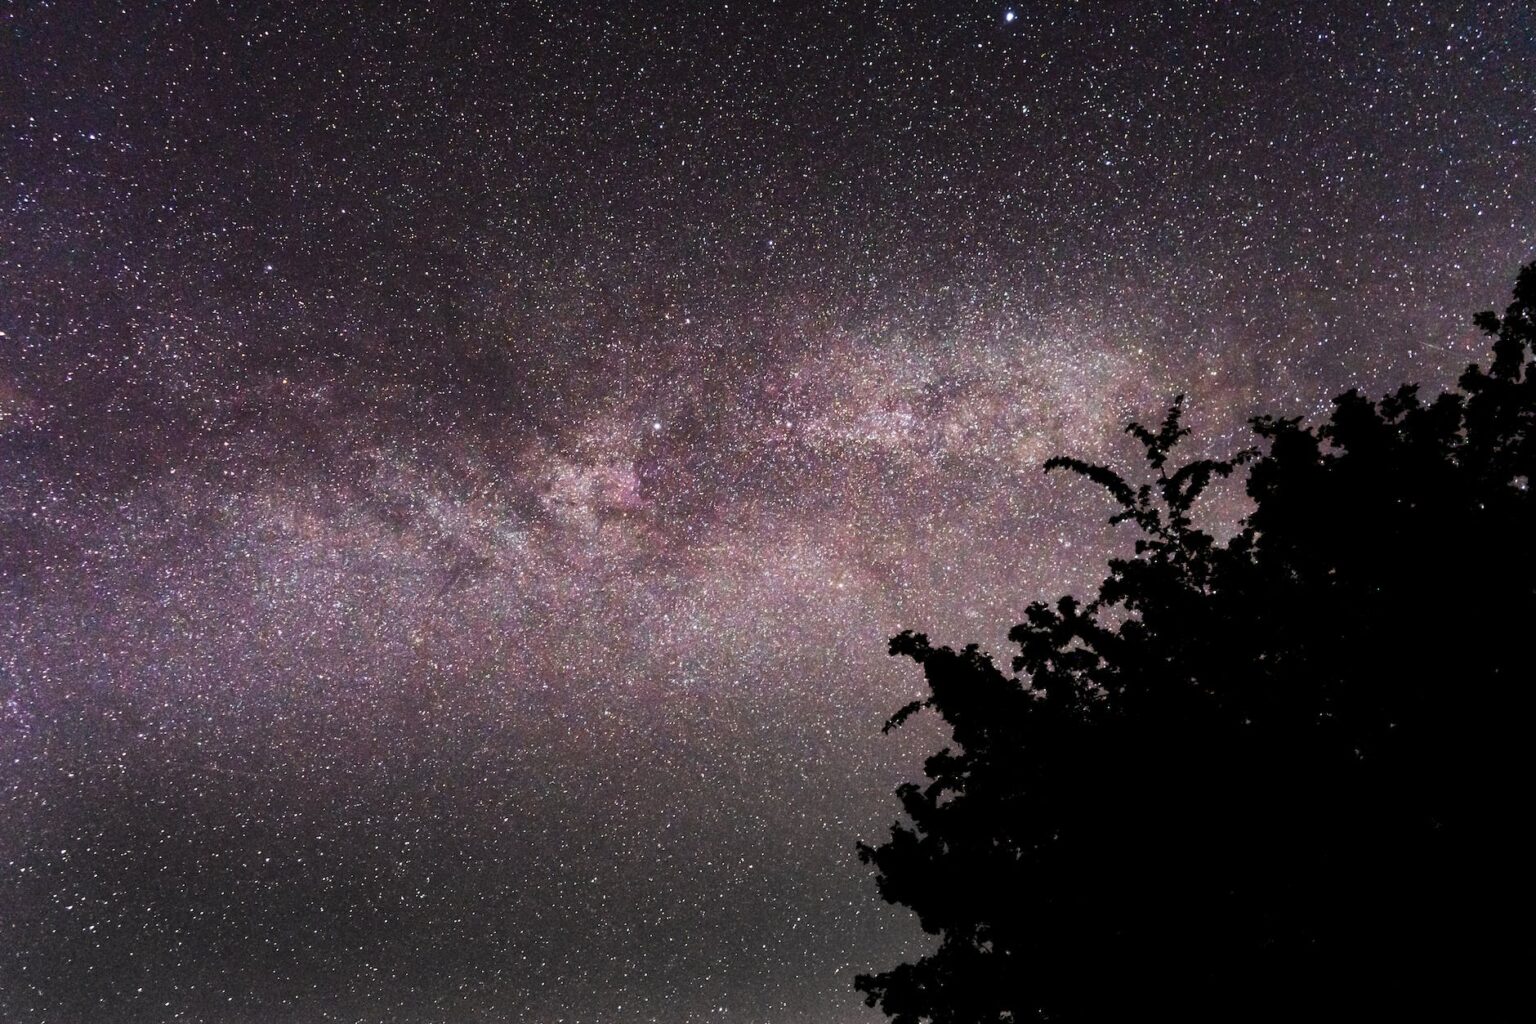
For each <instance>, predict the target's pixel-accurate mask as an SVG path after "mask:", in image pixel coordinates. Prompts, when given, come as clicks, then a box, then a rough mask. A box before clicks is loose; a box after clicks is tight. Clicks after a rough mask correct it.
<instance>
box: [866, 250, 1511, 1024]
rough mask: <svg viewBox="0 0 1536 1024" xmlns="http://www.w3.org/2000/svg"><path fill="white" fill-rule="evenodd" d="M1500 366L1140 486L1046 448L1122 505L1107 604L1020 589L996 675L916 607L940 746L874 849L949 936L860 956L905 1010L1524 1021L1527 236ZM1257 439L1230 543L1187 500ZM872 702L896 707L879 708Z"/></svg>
mask: <svg viewBox="0 0 1536 1024" xmlns="http://www.w3.org/2000/svg"><path fill="white" fill-rule="evenodd" d="M1477 323H1478V324H1479V326H1481V327H1482V328H1483V329H1485V330H1486V331H1487V332H1488V333H1489V334H1491V335H1493V336H1494V337H1495V338H1496V339H1497V340H1496V342H1495V344H1494V347H1493V357H1494V358H1493V362H1492V365H1491V366H1490V367H1489V368H1488V369H1486V370H1485V369H1482V368H1479V367H1477V366H1473V367H1471V368H1469V369H1468V370H1467V371H1466V373H1465V374H1463V376H1462V377H1461V380H1460V387H1459V389H1458V390H1457V391H1455V392H1452V393H1448V394H1444V395H1441V396H1439V397H1438V398H1435V399H1434V400H1433V401H1425V400H1422V399H1421V398H1420V397H1419V396H1418V395H1417V393H1416V392H1415V389H1414V388H1412V387H1406V388H1403V389H1401V390H1400V391H1398V392H1397V393H1395V394H1393V395H1390V396H1388V397H1387V398H1384V399H1382V400H1381V401H1379V402H1372V401H1369V400H1367V399H1366V398H1364V397H1362V396H1361V395H1359V394H1358V393H1354V392H1351V393H1349V394H1346V395H1344V396H1343V397H1341V398H1339V399H1337V401H1336V404H1335V408H1334V410H1333V413H1332V415H1331V418H1330V419H1329V420H1328V422H1326V423H1325V424H1323V425H1321V426H1318V427H1309V426H1306V425H1303V424H1302V423H1300V422H1299V421H1297V420H1289V419H1261V420H1258V421H1256V422H1255V427H1256V429H1257V432H1258V435H1259V438H1260V440H1261V442H1262V445H1261V447H1262V448H1263V449H1264V454H1262V455H1258V454H1255V453H1253V452H1244V453H1242V454H1240V455H1239V456H1237V457H1236V458H1234V459H1233V460H1231V461H1227V462H1209V461H1201V462H1195V463H1191V464H1189V465H1185V466H1183V467H1182V468H1178V469H1173V468H1171V464H1170V457H1171V453H1172V452H1173V450H1174V449H1175V447H1176V445H1177V443H1178V441H1179V438H1180V437H1181V436H1182V435H1183V433H1184V431H1183V430H1182V428H1181V427H1180V426H1179V414H1180V411H1181V406H1180V404H1175V405H1174V407H1173V409H1172V410H1171V411H1170V413H1169V415H1168V418H1167V420H1166V421H1165V422H1164V423H1163V425H1162V427H1161V428H1160V429H1158V430H1155V431H1154V430H1147V429H1145V428H1143V427H1140V426H1137V425H1132V426H1131V427H1130V431H1131V432H1132V433H1133V434H1134V435H1135V436H1136V437H1137V438H1138V439H1139V440H1140V441H1141V442H1142V444H1143V445H1144V447H1145V449H1146V454H1147V464H1148V475H1149V476H1150V477H1151V480H1150V482H1149V483H1146V484H1140V485H1138V484H1134V483H1132V482H1130V481H1128V480H1126V479H1125V478H1123V477H1122V476H1121V475H1119V474H1117V473H1115V472H1113V471H1111V470H1109V469H1105V468H1103V467H1099V466H1092V465H1088V464H1086V463H1083V462H1079V461H1076V460H1073V459H1055V460H1052V461H1051V462H1050V463H1048V464H1047V469H1058V468H1060V469H1065V470H1069V471H1073V472H1077V473H1080V474H1082V475H1084V476H1086V477H1088V478H1089V479H1091V480H1094V481H1096V482H1097V483H1099V484H1101V485H1103V487H1104V488H1105V489H1106V490H1107V491H1108V492H1109V494H1110V495H1111V497H1112V498H1113V499H1114V500H1115V502H1116V503H1117V504H1118V506H1119V511H1118V512H1117V514H1116V516H1115V518H1116V519H1118V520H1125V521H1130V522H1133V523H1135V524H1136V525H1137V526H1138V527H1139V528H1140V531H1141V539H1140V540H1139V542H1138V543H1137V545H1136V549H1135V554H1134V556H1132V557H1129V558H1125V559H1122V560H1117V561H1113V562H1111V563H1110V567H1109V575H1108V577H1107V578H1106V579H1105V580H1104V582H1103V584H1102V586H1101V587H1100V590H1099V592H1098V595H1097V596H1096V598H1095V599H1094V600H1092V601H1089V602H1087V603H1081V602H1079V601H1076V600H1074V599H1073V598H1071V597H1066V598H1062V599H1061V600H1060V601H1059V602H1057V603H1056V604H1055V605H1054V606H1051V605H1046V604H1034V605H1032V606H1030V607H1029V609H1028V610H1027V612H1026V618H1025V621H1024V622H1023V623H1021V624H1019V625H1018V626H1016V627H1015V628H1014V629H1013V631H1012V632H1011V633H1010V639H1011V640H1012V641H1014V642H1016V643H1017V644H1018V647H1019V654H1018V656H1017V657H1015V658H1014V659H1013V666H1012V667H1013V674H1009V673H1006V672H1004V671H1002V670H1001V669H1000V668H999V667H998V666H996V665H995V664H994V663H993V662H992V660H991V659H990V658H989V657H988V656H986V655H985V654H983V653H981V652H980V651H978V650H977V648H976V647H974V646H972V647H967V648H965V649H963V650H958V651H957V650H952V649H950V648H948V647H934V646H932V645H930V643H929V641H928V639H927V638H926V637H924V636H922V635H920V634H914V633H910V632H909V633H903V634H902V635H900V636H898V637H896V638H895V639H894V640H892V642H891V651H892V653H894V654H900V655H904V656H906V657H909V658H911V659H912V660H914V661H916V662H917V663H918V664H920V665H921V666H922V668H923V671H924V673H925V675H926V677H927V683H928V687H929V695H928V697H927V699H926V700H923V701H921V702H918V703H917V704H914V705H910V706H909V707H907V708H904V709H903V710H902V711H901V712H900V713H898V714H897V716H896V717H894V718H893V719H892V721H891V723H890V724H891V725H892V726H894V725H897V724H900V722H901V721H902V720H904V719H905V718H906V717H907V716H909V715H911V714H913V713H916V712H918V711H920V710H922V709H924V708H931V709H932V710H934V711H936V712H937V713H938V714H939V715H940V716H942V718H943V720H944V722H945V723H946V724H947V725H948V726H949V728H950V729H951V730H952V732H953V743H952V744H951V745H950V746H949V747H948V748H946V749H944V750H942V751H940V752H939V753H937V754H935V755H934V756H933V757H931V758H930V759H929V760H928V762H927V764H926V772H927V776H928V781H927V783H926V784H923V785H917V784H908V785H905V786H902V787H901V789H900V790H899V796H900V799H901V803H902V806H903V808H904V810H905V814H906V817H905V820H904V821H903V822H901V823H898V824H897V825H895V826H894V827H893V828H892V831H891V836H890V838H889V840H887V841H886V842H885V843H883V844H882V845H879V846H876V847H868V846H861V848H860V854H861V856H862V857H863V858H864V860H865V861H866V862H868V863H870V864H872V865H873V866H874V867H875V869H876V870H877V872H878V879H879V888H880V892H881V894H882V895H883V896H884V897H885V898H886V899H887V900H889V901H891V902H893V903H898V904H902V905H905V906H907V907H909V908H910V909H911V910H912V911H914V912H915V913H916V915H917V917H918V919H919V921H920V922H921V924H922V926H923V928H924V929H925V930H926V931H927V932H929V933H931V934H933V935H935V936H938V944H937V947H936V949H935V951H934V952H933V953H932V954H931V955H928V956H926V957H924V958H922V959H921V960H919V961H918V962H916V963H910V964H901V965H899V966H897V967H895V968H893V969H892V970H889V971H886V972H884V973H881V974H876V975H872V976H863V977H860V978H859V979H858V981H857V985H858V988H859V989H860V990H861V991H862V992H864V993H865V995H866V996H867V999H868V1001H869V1002H870V1004H871V1005H878V1006H879V1007H881V1008H882V1009H883V1010H884V1012H885V1013H886V1014H887V1015H888V1016H890V1017H891V1018H892V1019H893V1020H895V1021H897V1022H899V1024H915V1022H920V1021H932V1022H940V1024H947V1022H979V1021H1022V1020H1031V1019H1040V1020H1062V1021H1135V1020H1142V1019H1164V1018H1166V1019H1172V1020H1185V1021H1216V1020H1220V1021H1233V1022H1243V1021H1265V1020H1276V1021H1278V1020H1297V1021H1302V1020H1305V1021H1318V1020H1402V1019H1414V1020H1419V1019H1434V1020H1446V1021H1458V1020H1468V1021H1471V1020H1476V1021H1515V1020H1520V1021H1526V1020H1536V994H1533V992H1536V990H1533V988H1532V983H1533V979H1536V930H1533V911H1536V884H1533V872H1536V849H1533V844H1532V839H1533V835H1536V830H1533V825H1532V817H1533V813H1536V802H1533V800H1532V793H1531V782H1532V778H1533V776H1532V768H1533V759H1536V742H1533V738H1532V735H1531V729H1532V725H1533V721H1532V710H1533V698H1532V694H1533V691H1536V659H1533V652H1532V631H1533V630H1536V530H1533V528H1536V503H1533V497H1532V493H1531V490H1530V486H1529V485H1530V480H1531V477H1532V475H1533V467H1536V429H1533V427H1536V362H1533V361H1532V353H1533V349H1536V264H1532V265H1531V266H1528V267H1526V268H1525V269H1524V270H1523V271H1522V272H1521V274H1520V276H1519V281H1518V284H1517V285H1516V289H1515V301H1514V303H1513V304H1512V305H1511V306H1510V307H1509V308H1508V311H1507V312H1506V313H1505V314H1504V315H1503V316H1502V317H1501V316H1496V315H1494V314H1492V313H1484V314H1481V315H1480V316H1479V317H1478V318H1477ZM1238 462H1248V463H1249V466H1248V476H1247V489H1248V493H1249V494H1250V496H1251V497H1252V499H1253V500H1254V502H1255V509H1254V511H1253V512H1252V514H1251V515H1250V516H1249V518H1248V519H1247V520H1246V521H1245V523H1244V524H1243V526H1244V528H1243V529H1242V531H1241V532H1240V533H1239V534H1238V535H1237V536H1236V537H1235V538H1233V539H1232V540H1231V541H1229V542H1226V543H1219V542H1217V541H1216V540H1214V539H1213V538H1212V537H1211V536H1210V535H1208V534H1206V533H1204V532H1202V531H1201V530H1199V529H1198V528H1196V526H1195V525H1194V524H1193V522H1192V521H1191V509H1192V507H1193V505H1194V503H1195V501H1196V499H1197V498H1198V497H1199V495H1200V493H1201V491H1202V490H1203V489H1204V488H1205V487H1206V486H1207V485H1208V484H1209V483H1210V482H1211V481H1212V480H1213V479H1214V478H1215V477H1217V476H1220V475H1225V474H1228V473H1230V472H1232V470H1233V469H1234V468H1235V466H1236V464H1237V463H1238ZM888 727H889V726H888Z"/></svg>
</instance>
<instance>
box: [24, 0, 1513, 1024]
mask: <svg viewBox="0 0 1536 1024" xmlns="http://www.w3.org/2000/svg"><path fill="white" fill-rule="evenodd" d="M0 18H3V19H4V20H5V22H6V23H7V24H6V31H7V35H8V38H9V39H10V43H11V45H10V46H9V48H8V49H7V51H6V52H7V56H6V58H5V63H6V64H7V65H8V67H7V72H6V76H5V77H6V80H7V82H8V83H9V84H8V85H7V86H6V87H5V88H4V90H3V95H5V96H7V97H8V99H7V100H6V102H5V103H4V104H0V106H3V108H4V111H5V114H4V116H5V119H6V122H7V126H6V127H7V131H6V133H5V136H4V139H3V141H0V182H3V184H4V193H3V197H0V937H3V941H0V1017H4V1019H6V1020H7V1021H17V1022H33V1021H35V1022H49V1024H53V1022H58V1024H75V1022H86V1021H91V1022H98V1021H109V1022H118V1021H123V1022H151V1021H156V1022H158V1021H185V1022H208V1024H273V1022H291V1024H318V1022H324V1021H337V1022H341V1021H347V1022H352V1021H360V1020H361V1021H369V1022H375V1021H376V1022H391V1024H393V1022H398V1024H431V1022H445V1024H448V1022H452V1024H459V1022H493V1021H496V1022H499V1021H505V1020H519V1021H529V1022H534V1024H547V1022H558V1021H569V1022H582V1024H606V1022H614V1024H618V1022H625V1024H628V1022H635V1021H642V1022H643V1021H653V1020H654V1021H681V1022H693V1021H742V1022H749V1024H756V1022H761V1024H786V1022H791V1021H805V1022H811V1024H845V1022H848V1024H852V1022H867V1021H871V1020H873V1019H875V1017H874V1015H873V1013H872V1011H867V1010H865V1009H864V1008H863V1007H862V1006H861V1005H860V1003H859V1000H858V999H857V997H856V996H855V995H854V994H853V993H852V990H851V987H850V983H851V978H852V975H853V974H854V973H856V972H858V971H863V970H869V969H872V968H876V967H883V966H887V965H889V964H890V963H893V962H895V961H896V960H898V959H900V958H902V957H905V956H910V955H913V954H915V953H917V952H918V951H920V950H922V949H923V948H925V946H924V939H923V936H922V935H921V934H920V933H919V932H918V931H917V929H916V928H915V927H914V926H913V924H912V923H911V922H910V921H908V920H907V919H906V918H905V917H904V916H903V915H902V914H900V913H898V912H896V911H894V910H892V909H890V908H888V907H885V906H884V905H882V904H880V902H879V901H878V898H877V897H876V895H875V893H874V891H873V886H872V883H871V882H870V880H869V878H868V876H867V874H866V872H865V870H864V869H863V868H862V867H861V866H860V865H859V864H858V863H857V860H856V858H855V857H854V855H853V844H854V842H855V841H856V840H857V839H859V838H866V839H872V838H876V837H878V836H879V835H880V834H881V831H882V829H883V827H884V825H885V823H886V821H887V820H888V819H889V818H890V817H891V816H892V814H893V812H894V804H893V802H892V801H891V799H890V796H889V794H890V791H891V789H892V787H893V786H894V785H895V784H896V783H897V782H898V781H900V780H902V779H905V778H908V777H910V776H912V775H913V774H914V773H915V772H916V771H917V770H918V766H919V764H920V761H921V757H922V755H923V754H924V752H925V751H926V749H927V748H929V747H930V746H931V744H932V743H934V742H935V737H934V736H933V735H932V734H931V733H927V732H924V731H923V729H922V728H921V727H919V728H915V729H913V730H911V732H910V735H905V736H896V737H882V736H881V735H880V725H881V724H882V723H883V721H884V720H885V717H886V716H887V715H888V714H889V713H890V712H891V711H892V710H894V709H895V708H896V707H898V706H900V705H901V704H902V703H904V702H905V701H907V700H909V699H911V697H913V696H915V695H916V693H917V692H918V683H919V681H918V680H917V679H915V678H913V677H912V675H911V673H909V672H905V671H903V670H902V669H901V667H900V666H899V665H896V664H895V663H892V662H889V661H888V659H886V658H885V656H884V647H885V640H886V638H887V637H888V636H889V635H891V634H892V633H894V632H896V631H897V630H899V629H902V628H905V627H918V628H923V629H926V630H927V631H929V632H930V633H932V634H933V635H934V636H935V637H936V638H942V639H944V640H948V641H968V640H972V639H975V640H979V641H982V642H984V643H986V644H989V645H992V646H993V647H994V648H995V649H1001V646H1002V645H1001V634H1002V633H1003V632H1004V631H1005V630H1006V628H1007V626H1008V625H1009V624H1011V623H1012V622H1013V621H1014V620H1015V619H1016V618H1017V617H1018V615H1019V613H1020V611H1021V610H1022V608H1023V606H1024V605H1025V604H1026V603H1028V602H1029V601H1030V600H1033V599H1035V598H1037V597H1051V596H1054V595H1055V594H1057V593H1060V592H1062V591H1063V590H1064V589H1069V588H1081V587H1082V586H1084V585H1085V584H1087V583H1089V582H1090V581H1092V580H1093V579H1095V578H1096V570H1097V568H1098V567H1099V566H1100V565H1101V563H1102V561H1103V559H1104V558H1105V557H1107V556H1108V555H1110V554H1112V553H1115V552H1119V551H1123V550H1124V549H1125V546H1126V545H1127V543H1128V539H1127V537H1126V536H1125V535H1124V534H1123V533H1119V532H1116V531H1114V530H1111V529H1110V528H1108V527H1104V526H1101V525H1100V521H1101V520H1102V518H1103V506H1102V503H1101V502H1100V501H1099V500H1098V498H1097V496H1095V495H1094V494H1093V493H1092V492H1091V490H1090V489H1085V488H1084V487H1081V486H1079V485H1078V484H1076V483H1074V482H1072V481H1070V480H1066V479H1062V478H1058V477H1049V478H1048V477H1045V476H1043V475H1042V474H1041V473H1040V469H1039V467H1040V463H1041V462H1042V461H1043V460H1044V459H1046V458H1048V457H1050V456H1051V455H1054V454H1058V453H1070V454H1077V455H1081V456H1085V457H1090V458H1107V459H1115V458H1118V457H1120V456H1122V455H1123V454H1125V451H1126V449H1125V448H1124V445H1123V438H1122V436H1121V434H1120V427H1121V425H1122V424H1123V422H1124V421H1125V419H1126V418H1127V417H1131V416H1136V417H1140V418H1143V419H1152V418H1155V417H1157V416H1158V415H1160V413H1161V411H1162V409H1163V408H1164V407H1165V406H1166V404H1167V402H1168V401H1169V400H1170V399H1171V397H1172V396H1173V395H1175V394H1178V393H1184V394H1187V395H1188V396H1189V403H1190V409H1191V412H1190V423H1191V425H1192V426H1194V427H1195V428H1196V437H1195V439H1194V442H1193V443H1194V444H1195V445H1197V446H1203V447H1205V448H1206V449H1208V450H1210V451H1230V450H1232V449H1234V448H1236V447H1239V446H1241V445H1243V444H1245V443H1247V436H1246V434H1245V432H1244V424H1245V422H1246V420H1247V418H1248V417H1249V416H1251V415H1254V414H1255V413H1257V412H1260V411H1265V412H1277V413H1284V414H1290V415H1311V414H1315V413H1316V412H1317V411H1319V410H1320V409H1323V408H1325V407H1326V405H1327V402H1328V400H1329V399H1330V398H1331V397H1332V396H1333V395H1334V394H1336V393H1338V392H1340V391H1341V390H1344V389H1346V388H1348V387H1352V386H1359V387H1363V388H1365V389H1367V390H1381V389H1383V388H1385V387H1388V386H1393V385H1396V384H1397V383H1400V382H1402V381H1418V382H1422V383H1423V384H1425V385H1426V386H1429V387H1434V386H1439V385H1443V384H1445V383H1447V382H1449V381H1451V380H1452V379H1454V376H1455V374H1456V372H1457V371H1458V370H1459V369H1460V368H1461V366H1463V365H1464V364H1465V363H1467V362H1469V361H1472V360H1475V359H1477V358H1479V357H1480V355H1481V352H1482V349H1483V344H1484V343H1483V339H1481V338H1480V337H1479V336H1478V335H1477V333H1476V332H1475V331H1474V330H1473V329H1472V328H1471V327H1470V323H1469V320H1468V314H1469V313H1471V312H1472V311H1474V310H1476V309H1481V308H1485V307H1488V306H1491V305H1495V304H1497V303H1498V301H1499V300H1500V299H1501V298H1502V297H1503V294H1504V291H1505V286H1506V284H1507V282H1508V280H1509V279H1510V277H1511V274H1512V272H1513V270H1514V268H1515V267H1516V266H1517V265H1519V264H1520V263H1521V262H1522V261H1525V260H1528V259H1530V258H1531V257H1532V254H1533V251H1536V155H1533V146H1536V13H1533V11H1532V9H1531V8H1530V6H1529V5H1528V4H1526V3H1524V2H1521V0H1508V2H1493V3H1458V2H1446V3H1426V2H1413V0H1381V2H1368V3H1367V2H1342V3H1328V4H1314V3H1300V2H1296V3H1291V2H1279V3H1271V2H1262V3H1261V2H1245V0H1200V2H1194V0H1180V2H1172V3H1157V4H1150V3H1148V4H1140V3H1128V2H1116V0H1103V2H1094V3H1076V2H1071V3H1069V2H1064V0H1062V2H1055V0H1049V2H1040V3H1019V4H1014V5H1012V6H1000V5H998V4H995V3H993V4H988V3H971V2H944V3H940V2H918V0H906V2H889V3H853V2H832V3H817V4H794V3H754V4H731V5H724V4H721V5H714V4H695V3H675V4H674V3H663V2H655V3H612V4H567V3H555V2H540V0H528V2H524V3H491V2H484V3H481V2H451V3H439V4H435V5H413V4H403V3H402V4H388V5H370V4H351V3H342V2H338V3H320V4H314V3H312V4H247V3H236V2H222V3H220V2H197V3H154V4H93V3H52V4H50V3H43V2H40V3H36V4H31V5H23V6H22V7H18V8H17V9H14V10H11V11H8V12H6V13H4V14H3V15H0ZM1241 509H1242V503H1241V500H1240V496H1239V495H1237V494H1236V493H1234V492H1231V491H1228V492H1224V493H1220V494H1217V495H1216V496H1215V498H1214V504H1213V512H1212V514H1213V516H1215V517H1216V518H1217V519H1222V518H1225V519H1227V520H1229V521H1230V519H1231V517H1233V516H1235V515H1237V514H1240V512H1241Z"/></svg>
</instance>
